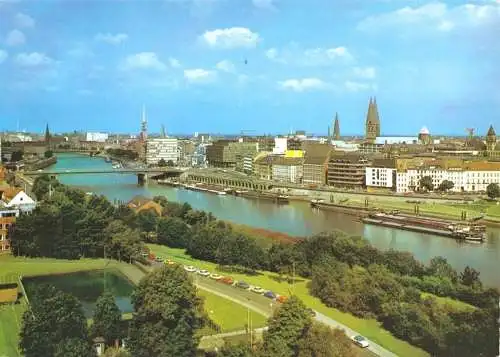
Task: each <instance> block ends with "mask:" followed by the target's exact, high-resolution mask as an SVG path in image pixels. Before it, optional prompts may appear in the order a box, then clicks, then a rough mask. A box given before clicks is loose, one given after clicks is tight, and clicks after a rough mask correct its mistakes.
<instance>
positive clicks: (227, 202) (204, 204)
mask: <svg viewBox="0 0 500 357" xmlns="http://www.w3.org/2000/svg"><path fill="white" fill-rule="evenodd" d="M110 167H111V164H109V163H106V162H105V161H104V159H102V158H98V157H89V156H83V155H77V154H58V161H57V164H55V165H54V166H51V167H50V168H48V169H47V171H50V170H71V169H109V168H110ZM59 180H60V181H61V182H62V183H64V184H67V185H72V186H77V187H80V188H82V189H84V190H85V191H91V192H94V193H97V194H103V195H104V196H106V197H107V198H108V199H110V200H122V201H128V200H130V199H131V198H132V197H134V196H135V195H143V196H148V197H151V196H156V195H162V196H166V197H167V199H169V200H171V201H178V202H188V203H189V204H190V205H191V206H193V207H194V208H197V209H201V210H205V211H211V212H212V213H213V214H214V215H215V216H216V217H218V218H220V219H224V220H228V221H232V222H235V223H240V224H245V225H248V226H253V227H259V228H265V229H269V230H274V231H279V232H285V233H288V234H291V235H294V236H307V235H311V234H314V233H319V232H322V231H329V230H334V229H339V230H343V231H345V232H348V233H350V234H352V235H362V236H364V237H365V238H366V239H367V240H369V241H370V242H371V244H373V245H374V246H375V247H377V248H379V249H389V248H392V249H395V250H401V251H409V252H411V253H413V254H414V255H415V257H416V258H417V259H419V260H421V261H423V262H426V263H427V262H428V261H429V260H430V259H431V258H432V257H434V256H443V257H445V258H446V259H447V260H448V262H449V263H450V264H451V265H452V266H453V267H454V268H455V269H457V270H463V268H464V267H465V266H466V265H469V266H471V267H473V268H475V269H477V270H479V271H480V272H481V279H482V280H483V282H484V283H485V284H487V285H490V286H494V287H497V288H499V289H500V275H499V274H498V268H499V266H500V230H499V229H490V230H489V231H488V238H487V240H486V242H485V243H483V244H477V243H463V242H458V241H455V240H454V239H450V238H444V237H439V236H433V235H427V234H421V233H414V232H407V231H401V230H396V229H391V228H384V227H378V226H371V225H364V224H363V223H361V222H358V221H354V220H353V217H352V216H349V215H346V214H343V213H337V212H331V211H322V210H313V209H311V207H310V206H309V204H308V203H307V202H292V203H290V204H289V205H276V204H274V203H272V202H267V201H257V200H249V199H245V198H241V197H234V196H231V195H227V196H219V195H214V194H210V193H204V192H198V191H188V190H184V189H178V188H173V187H166V186H161V185H157V184H155V183H151V182H150V183H148V184H147V185H146V186H143V187H141V186H138V185H137V177H136V176H135V175H128V174H98V175H94V174H80V175H78V174H75V175H60V176H59Z"/></svg>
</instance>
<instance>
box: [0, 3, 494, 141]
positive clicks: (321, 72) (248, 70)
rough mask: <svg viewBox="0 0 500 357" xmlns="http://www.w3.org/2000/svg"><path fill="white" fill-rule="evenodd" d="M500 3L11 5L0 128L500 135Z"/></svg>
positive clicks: (0, 8)
mask: <svg viewBox="0 0 500 357" xmlns="http://www.w3.org/2000/svg"><path fill="white" fill-rule="evenodd" d="M498 34H500V0H468V1H460V0H453V1H451V0H447V1H445V0H442V1H425V0H422V1H418V0H307V1H306V0H141V1H139V0H65V1H59V0H39V1H35V0H24V1H23V0H0V130H16V129H17V128H19V129H20V130H28V131H36V132H43V130H44V128H45V125H46V123H48V124H49V126H50V128H51V131H54V132H63V131H72V130H84V131H107V132H129V133H137V132H138V131H139V129H140V116H141V111H142V107H143V105H144V106H145V107H146V111H147V117H148V125H149V131H150V132H159V131H160V127H161V125H162V124H163V125H165V128H166V131H167V133H171V134H176V133H178V134H179V133H185V134H188V133H194V132H211V133H228V134H229V133H233V134H237V133H240V132H241V131H242V130H243V131H245V133H247V134H263V133H288V132H290V131H291V130H293V131H295V130H306V131H307V132H309V133H317V134H326V132H327V130H328V126H329V125H332V119H333V118H334V116H335V113H336V112H338V114H339V118H340V130H341V134H343V135H356V134H357V135H362V134H363V133H364V123H365V119H366V112H367V108H368V102H369V99H370V97H372V96H376V98H377V103H378V108H379V114H380V119H381V131H382V134H383V135H414V134H416V133H418V131H419V130H420V129H421V128H422V127H423V126H426V127H428V128H429V130H430V132H431V134H436V135H437V134H454V135H465V128H476V131H477V133H478V134H480V135H484V134H485V133H486V131H487V129H488V127H489V125H490V124H493V125H496V126H497V127H498V129H500V90H499V89H500V88H499V87H500V66H499V63H500V40H499V35H498Z"/></svg>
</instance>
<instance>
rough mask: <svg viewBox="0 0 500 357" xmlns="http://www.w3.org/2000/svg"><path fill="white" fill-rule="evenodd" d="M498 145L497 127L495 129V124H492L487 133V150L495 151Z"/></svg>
mask: <svg viewBox="0 0 500 357" xmlns="http://www.w3.org/2000/svg"><path fill="white" fill-rule="evenodd" d="M496 146H497V134H496V133H495V129H493V125H490V128H489V129H488V133H486V150H487V151H495V148H496Z"/></svg>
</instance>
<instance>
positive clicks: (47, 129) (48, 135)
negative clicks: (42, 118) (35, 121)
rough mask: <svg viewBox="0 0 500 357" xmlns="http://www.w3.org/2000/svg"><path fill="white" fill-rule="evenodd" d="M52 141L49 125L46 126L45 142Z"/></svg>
mask: <svg viewBox="0 0 500 357" xmlns="http://www.w3.org/2000/svg"><path fill="white" fill-rule="evenodd" d="M49 141H50V131H49V123H47V125H46V126H45V142H47V143H48V142H49Z"/></svg>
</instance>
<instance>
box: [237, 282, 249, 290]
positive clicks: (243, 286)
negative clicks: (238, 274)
mask: <svg viewBox="0 0 500 357" xmlns="http://www.w3.org/2000/svg"><path fill="white" fill-rule="evenodd" d="M236 287H238V288H240V289H249V288H250V285H249V284H248V283H247V282H244V281H243V280H240V281H238V282H237V283H236Z"/></svg>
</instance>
